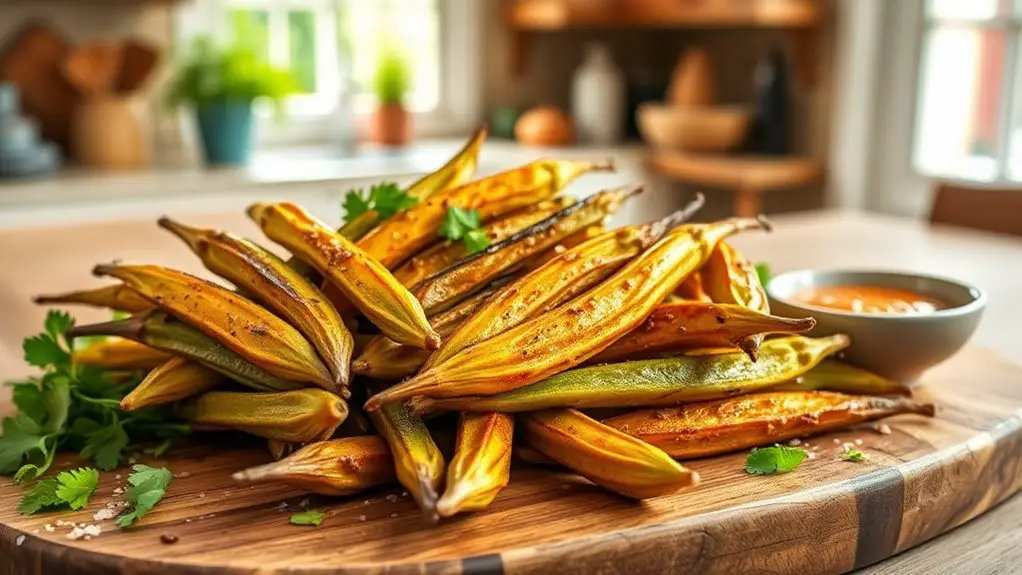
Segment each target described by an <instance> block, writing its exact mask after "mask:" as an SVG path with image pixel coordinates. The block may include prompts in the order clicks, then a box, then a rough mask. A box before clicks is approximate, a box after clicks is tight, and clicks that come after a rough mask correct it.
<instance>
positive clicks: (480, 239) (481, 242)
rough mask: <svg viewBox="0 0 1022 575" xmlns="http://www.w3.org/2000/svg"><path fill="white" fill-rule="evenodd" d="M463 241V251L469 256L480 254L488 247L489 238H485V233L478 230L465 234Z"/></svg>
mask: <svg viewBox="0 0 1022 575" xmlns="http://www.w3.org/2000/svg"><path fill="white" fill-rule="evenodd" d="M463 239H464V242H465V251H467V252H468V253H470V254H474V253H476V252H481V251H483V250H485V249H486V247H487V246H489V245H490V238H488V237H487V236H486V231H485V230H481V229H479V228H476V229H474V230H472V231H470V232H468V233H467V234H465V237H464V238H463Z"/></svg>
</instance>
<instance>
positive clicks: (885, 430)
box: [877, 423, 891, 435]
mask: <svg viewBox="0 0 1022 575" xmlns="http://www.w3.org/2000/svg"><path fill="white" fill-rule="evenodd" d="M877 432H878V433H880V435H890V434H891V427H890V426H889V425H887V424H886V423H881V424H880V425H879V426H877Z"/></svg>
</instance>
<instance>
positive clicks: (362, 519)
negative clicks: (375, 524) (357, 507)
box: [358, 515, 366, 521]
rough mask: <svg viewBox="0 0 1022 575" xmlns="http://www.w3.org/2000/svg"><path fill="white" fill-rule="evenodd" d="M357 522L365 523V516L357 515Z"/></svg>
mask: <svg viewBox="0 0 1022 575" xmlns="http://www.w3.org/2000/svg"><path fill="white" fill-rule="evenodd" d="M358 520H359V521H365V520H366V516H365V515H359V516H358Z"/></svg>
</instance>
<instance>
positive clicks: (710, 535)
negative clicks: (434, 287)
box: [0, 347, 1022, 575]
mask: <svg viewBox="0 0 1022 575" xmlns="http://www.w3.org/2000/svg"><path fill="white" fill-rule="evenodd" d="M917 395H918V397H919V398H920V399H923V400H932V401H934V402H936V403H937V405H938V407H939V411H938V416H937V417H936V418H935V419H933V420H927V419H925V418H921V417H918V416H901V417H896V418H892V419H889V420H887V422H886V423H887V425H888V426H889V428H890V434H883V433H880V431H878V429H879V426H876V425H873V424H870V425H863V426H860V427H858V428H855V429H852V430H845V431H841V432H838V433H833V434H829V435H826V436H820V437H815V438H811V439H809V440H808V443H809V444H810V445H811V446H813V447H816V448H817V450H816V451H814V453H816V454H817V456H816V458H815V459H813V460H807V461H806V462H805V463H804V464H803V465H802V467H801V468H799V469H798V470H797V471H795V472H794V473H790V474H787V475H778V476H767V477H755V476H750V475H747V474H745V473H744V472H743V471H742V463H743V461H744V457H745V454H744V453H742V454H734V455H729V456H724V457H716V458H712V459H706V460H701V461H695V462H692V463H691V466H692V467H693V468H695V469H696V470H698V471H699V472H700V474H701V475H702V477H703V484H702V485H701V486H700V487H698V488H696V489H694V490H692V491H689V492H686V493H682V494H679V495H675V496H671V497H662V498H659V499H653V500H649V501H646V502H644V503H636V502H633V501H629V500H626V499H623V498H620V497H617V496H614V495H612V494H609V493H607V492H605V491H603V490H602V489H599V488H596V487H594V486H592V485H590V484H587V483H586V482H585V481H584V480H581V479H578V478H577V477H574V476H572V475H570V474H567V473H555V472H551V471H548V470H545V469H542V468H538V467H527V466H525V465H519V466H518V468H517V469H516V470H515V472H514V473H513V474H512V481H511V485H510V486H509V487H508V488H507V489H505V490H504V491H503V492H502V493H501V495H500V496H499V497H498V499H497V500H496V501H495V502H494V503H493V505H492V506H491V508H490V509H489V510H488V511H486V512H484V513H480V514H477V515H471V516H465V517H458V518H455V519H453V520H449V521H445V522H442V523H441V524H439V525H436V526H429V525H425V524H424V523H423V522H422V520H421V518H420V515H419V512H418V510H417V509H416V507H415V504H414V503H413V502H412V501H411V499H410V498H409V497H407V496H403V495H402V491H401V489H400V488H396V489H391V490H382V491H375V492H372V493H367V494H364V495H361V496H354V497H350V498H336V499H330V498H325V497H317V496H314V497H311V498H310V501H309V506H310V507H314V508H318V509H322V510H324V511H325V512H326V514H327V517H326V519H325V521H324V523H323V525H322V526H321V527H318V528H317V527H298V526H292V525H289V524H288V516H289V513H291V512H293V511H294V510H295V509H296V508H297V507H298V506H299V504H300V503H301V501H302V499H304V495H303V494H302V493H301V492H299V491H296V490H292V489H290V488H287V487H282V486H273V485H261V486H238V485H235V484H233V483H232V482H231V479H230V473H231V472H232V471H234V470H237V469H240V468H243V467H246V466H249V465H253V464H258V463H262V462H265V461H266V460H267V459H268V455H267V454H266V453H265V452H264V448H263V447H262V446H261V445H258V444H254V443H253V444H245V445H238V446H234V447H233V448H232V447H228V446H223V445H208V446H202V447H193V448H188V449H184V450H181V451H179V452H176V453H172V454H170V455H169V456H167V457H166V458H165V459H161V460H157V461H156V462H155V463H154V464H158V465H163V464H166V465H169V466H170V468H171V469H172V470H173V471H174V472H175V473H177V474H182V473H184V474H186V475H187V476H186V477H179V478H178V479H176V480H175V481H174V483H173V484H172V486H171V488H170V491H169V494H168V496H167V498H166V499H165V500H164V501H163V502H162V503H161V504H160V505H159V506H158V507H157V509H156V510H155V511H154V512H153V513H152V514H151V515H150V516H148V517H146V519H145V520H144V522H142V523H140V524H139V525H138V526H137V527H135V528H133V529H131V530H126V531H117V530H116V529H115V528H114V526H113V523H112V521H104V522H102V523H101V525H102V527H103V533H102V534H101V535H100V536H99V537H96V538H94V539H92V540H90V541H84V540H80V541H70V540H68V539H67V538H66V535H65V534H66V532H67V529H66V528H63V527H61V528H58V529H57V530H56V531H55V532H52V533H51V532H47V531H46V530H45V529H44V525H46V524H47V523H53V522H55V521H56V520H57V519H63V520H65V521H76V522H87V523H95V521H94V520H93V517H92V516H93V513H94V512H95V510H97V509H100V508H102V507H104V506H105V505H106V503H107V502H108V501H111V500H114V499H116V496H114V495H113V493H112V492H113V490H114V488H115V487H117V486H118V485H119V484H122V483H123V473H122V479H121V481H117V480H116V479H115V476H114V474H113V473H104V474H103V479H102V482H101V485H100V488H99V490H98V491H97V492H96V495H95V496H94V497H93V500H92V503H91V504H90V505H89V509H88V510H86V511H82V512H78V513H68V514H49V515H35V516H30V517H20V516H18V515H17V513H16V512H15V510H14V508H15V504H16V503H17V500H18V498H19V497H20V495H21V492H22V488H20V487H17V486H14V485H11V484H4V485H2V486H0V558H9V559H8V561H7V562H6V565H0V573H4V574H7V573H18V574H28V573H34V574H45V575H60V574H69V575H70V574H74V575H87V574H98V573H131V574H133V575H135V574H157V573H158V574H161V575H174V574H202V575H208V574H219V573H224V574H242V573H244V574H255V573H258V574H260V575H268V574H276V573H288V574H295V573H302V574H304V573H379V572H400V573H405V572H425V573H473V574H490V573H537V574H539V573H549V572H553V571H556V572H557V573H559V574H560V575H567V574H572V573H579V574H583V573H586V574H587V573H594V572H601V573H642V572H649V573H666V572H677V573H720V574H726V575H733V574H735V573H750V572H756V573H791V574H800V575H804V574H812V573H838V572H844V571H848V570H851V569H854V568H856V567H861V566H865V565H868V564H870V563H874V562H876V561H880V560H882V559H885V558H887V557H889V556H891V555H893V554H895V553H898V552H901V551H904V550H905V549H908V548H910V547H912V546H914V545H918V544H920V543H922V542H924V541H926V540H928V539H930V538H932V537H935V536H936V535H939V534H941V533H944V532H946V531H948V530H950V529H953V528H954V527H956V526H958V525H960V524H962V523H964V522H966V521H968V520H970V519H972V518H974V517H976V516H978V515H979V514H981V513H983V512H984V511H986V510H988V509H990V508H991V507H993V506H995V505H997V504H998V503H1000V502H1001V501H1003V500H1004V499H1006V498H1007V497H1009V496H1010V495H1012V494H1013V493H1015V492H1016V491H1018V490H1019V488H1020V487H1022V462H1020V460H1022V419H1020V417H1022V368H1020V367H1018V366H1016V365H1014V364H1012V363H1010V362H1009V361H1007V360H1005V359H1003V358H1001V357H1000V356H998V355H997V354H995V353H993V352H990V351H987V350H984V349H980V348H975V347H974V348H969V349H966V350H964V351H963V352H962V353H960V354H959V355H958V356H956V357H955V358H953V359H952V360H950V361H949V362H947V363H945V364H944V365H942V366H940V367H938V368H937V369H935V370H933V371H931V372H930V373H928V374H926V376H925V377H924V379H923V385H922V386H921V387H920V388H919V390H918V393H917ZM856 440H860V441H861V443H862V444H861V445H860V446H859V449H861V450H862V451H863V452H864V453H865V454H866V455H867V456H868V458H869V459H868V460H867V461H865V462H862V463H849V462H844V461H841V460H840V459H839V455H840V453H841V451H842V448H841V445H840V444H841V443H844V442H855V441H856ZM149 463H153V462H149ZM284 503H286V504H287V505H288V507H287V509H284V510H282V509H281V508H282V507H283V504H284ZM162 535H173V536H175V537H177V538H178V541H177V542H176V543H174V544H165V543H161V541H160V538H161V536H162Z"/></svg>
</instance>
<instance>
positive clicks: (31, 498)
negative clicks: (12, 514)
mask: <svg viewBox="0 0 1022 575" xmlns="http://www.w3.org/2000/svg"><path fill="white" fill-rule="evenodd" d="M98 484H99V472H98V471H96V470H95V469H93V468H91V467H81V468H78V469H73V470H71V471H62V472H61V473H59V474H57V476H56V477H47V478H46V479H40V480H39V481H36V482H35V485H33V486H32V489H31V490H29V492H28V493H26V494H25V495H24V496H23V497H22V498H21V501H20V502H19V503H18V513H21V514H22V515H31V514H33V513H38V512H39V511H42V510H43V509H48V508H55V507H70V508H71V510H72V511H78V510H79V509H81V508H83V507H85V506H86V505H87V504H88V503H89V498H90V497H92V493H93V492H94V491H96V485H98Z"/></svg>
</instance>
